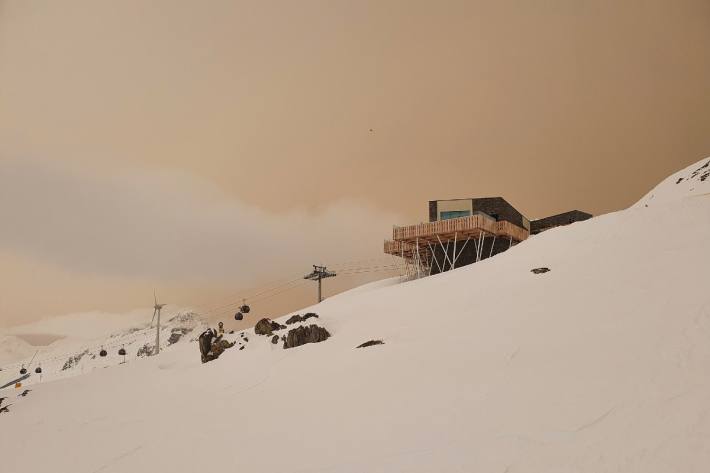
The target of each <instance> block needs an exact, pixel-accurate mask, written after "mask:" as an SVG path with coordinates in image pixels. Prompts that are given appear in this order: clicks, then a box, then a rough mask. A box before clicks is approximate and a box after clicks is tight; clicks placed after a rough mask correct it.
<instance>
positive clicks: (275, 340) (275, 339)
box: [271, 335, 279, 345]
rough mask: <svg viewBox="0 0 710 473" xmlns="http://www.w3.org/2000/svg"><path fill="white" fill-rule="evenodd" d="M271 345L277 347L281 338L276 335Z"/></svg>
mask: <svg viewBox="0 0 710 473" xmlns="http://www.w3.org/2000/svg"><path fill="white" fill-rule="evenodd" d="M271 343H273V344H274V345H276V344H277V343H279V336H278V335H274V336H273V338H272V339H271Z"/></svg>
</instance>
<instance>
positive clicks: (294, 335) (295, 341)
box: [284, 324, 330, 349]
mask: <svg viewBox="0 0 710 473" xmlns="http://www.w3.org/2000/svg"><path fill="white" fill-rule="evenodd" d="M329 337H330V333H329V332H328V331H327V330H326V329H324V328H323V327H319V326H318V325H315V324H313V325H308V326H306V325H301V326H300V327H296V328H294V329H291V330H289V331H288V334H286V340H285V341H284V349H286V348H294V347H298V346H301V345H305V344H306V343H319V342H323V341H325V340H327V339H328V338H329Z"/></svg>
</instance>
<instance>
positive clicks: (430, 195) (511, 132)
mask: <svg viewBox="0 0 710 473" xmlns="http://www.w3.org/2000/svg"><path fill="white" fill-rule="evenodd" d="M709 47H710V3H708V2H707V1H674V2H671V1H658V0H654V1H643V2H641V1H624V2H612V1H596V2H586V1H576V2H565V1H546V2H535V3H534V4H533V3H530V4H528V3H525V2H479V1H461V2H458V1H449V2H414V1H358V2H347V1H340V2H331V1H329V2H326V1H310V2H268V3H267V2H246V1H232V2H228V1H215V2H209V3H204V2H194V1H157V2H150V3H148V2H140V1H126V2H107V3H104V2H101V3H99V2H93V1H89V0H76V1H74V0H69V1H64V2H33V3H29V2H22V1H8V0H4V1H3V0H0V225H2V231H1V232H0V268H2V269H0V288H2V289H0V327H7V326H11V325H16V324H20V323H24V322H28V321H32V320H36V319H38V318H40V317H43V316H48V315H60V314H64V313H70V312H78V311H88V310H106V311H125V310H129V309H133V308H135V307H141V306H145V305H146V304H150V303H151V298H152V291H153V288H157V289H158V291H159V293H160V294H161V298H163V299H165V300H166V301H170V302H171V303H172V304H174V305H176V306H188V305H195V304H198V303H200V304H202V303H204V304H205V305H206V306H218V305H220V304H221V303H224V301H225V300H226V301H230V300H231V298H233V294H235V293H239V292H240V291H243V290H244V289H248V288H250V287H256V286H259V285H260V284H263V283H264V281H272V280H276V279H290V278H297V277H298V275H299V274H301V273H303V274H305V273H306V272H307V271H308V270H309V267H310V264H313V263H321V262H322V263H326V264H343V266H342V268H348V267H357V265H358V263H357V262H359V261H361V260H366V259H367V260H369V259H373V260H377V259H379V258H381V257H382V256H383V255H382V246H381V245H382V239H383V238H385V237H386V236H387V235H388V233H389V232H390V229H391V225H392V224H397V223H399V224H404V223H412V222H416V221H422V220H425V219H426V202H427V200H429V199H435V198H453V197H468V196H484V195H485V196H492V195H501V196H503V197H505V198H506V199H508V200H509V201H510V202H511V203H512V204H513V205H515V206H516V207H518V208H519V209H520V210H521V211H523V212H524V213H526V215H528V216H530V217H541V216H545V215H550V214H554V213H558V212H561V211H565V210H568V209H572V208H578V209H580V210H585V211H589V212H591V213H594V214H600V213H606V212H610V211H614V210H618V209H621V208H624V207H627V206H628V205H630V204H632V203H633V202H635V201H636V200H638V199H639V198H640V197H641V196H642V195H643V194H645V193H646V192H647V191H648V190H649V189H650V188H652V187H653V186H654V185H655V184H657V183H658V182H659V181H660V180H661V179H662V178H664V177H665V176H667V175H669V174H671V173H672V172H674V171H677V170H679V169H681V168H683V167H685V166H686V165H688V164H690V163H693V162H696V161H698V160H699V159H701V158H703V157H705V156H708V155H710V133H708V130H710V89H709V88H708V84H710V55H708V54H707V52H708V50H709ZM343 262H354V263H349V264H350V266H348V265H347V264H344V263H343ZM360 264H362V263H360ZM345 272H347V271H345ZM382 274H385V273H365V274H352V275H350V276H346V275H345V274H344V275H343V276H342V277H338V278H334V280H332V282H331V281H329V282H328V285H327V288H326V291H331V292H332V291H335V290H342V289H344V288H346V287H349V286H351V285H353V284H355V283H357V282H361V281H363V280H366V279H368V278H372V277H375V276H377V275H380V276H381V275H382ZM313 292H314V288H313V286H312V285H308V284H303V285H302V286H299V288H296V290H295V291H293V292H291V293H287V294H286V295H284V297H286V298H287V300H285V301H284V302H279V303H275V305H273V306H266V307H260V308H259V310H263V311H268V310H273V311H277V312H278V311H280V310H285V308H287V307H292V306H294V305H296V304H306V303H307V302H309V301H312V299H313ZM326 293H328V292H326ZM227 313H228V311H227V312H225V314H227ZM219 315H220V316H221V315H222V314H219Z"/></svg>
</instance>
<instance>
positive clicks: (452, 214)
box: [441, 210, 471, 220]
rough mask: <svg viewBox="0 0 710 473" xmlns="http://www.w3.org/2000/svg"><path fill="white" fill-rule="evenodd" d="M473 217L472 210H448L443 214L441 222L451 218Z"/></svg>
mask: <svg viewBox="0 0 710 473" xmlns="http://www.w3.org/2000/svg"><path fill="white" fill-rule="evenodd" d="M470 215H471V211H470V210H447V211H444V212H441V220H448V219H450V218H459V217H468V216H470Z"/></svg>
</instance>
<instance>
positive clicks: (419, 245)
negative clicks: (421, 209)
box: [384, 197, 592, 277]
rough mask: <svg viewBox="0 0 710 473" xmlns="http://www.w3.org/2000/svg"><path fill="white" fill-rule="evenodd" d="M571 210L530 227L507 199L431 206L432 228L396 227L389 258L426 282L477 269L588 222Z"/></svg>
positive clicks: (583, 214)
mask: <svg viewBox="0 0 710 473" xmlns="http://www.w3.org/2000/svg"><path fill="white" fill-rule="evenodd" d="M591 217H592V215H591V214H588V213H586V212H582V211H579V210H572V211H569V212H565V213H562V214H558V215H552V216H550V217H545V218H542V219H539V220H533V221H530V220H529V219H528V218H527V217H525V216H524V215H523V214H522V213H521V212H520V211H518V210H517V209H516V208H515V207H513V206H512V205H511V204H510V203H509V202H508V201H507V200H505V199H504V198H502V197H477V198H476V197H474V198H468V199H446V200H432V201H429V222H426V223H419V224H415V225H407V226H404V227H398V226H395V227H394V228H393V230H392V239H391V240H387V241H385V244H384V251H385V253H387V254H391V255H394V256H399V257H401V258H402V259H403V260H404V262H405V265H406V268H407V274H408V276H409V277H422V276H426V275H429V274H436V273H440V272H443V271H448V270H450V269H454V268H456V267H459V266H465V265H467V264H471V263H475V262H477V261H480V260H482V259H485V258H490V257H491V256H493V255H496V254H498V253H502V252H503V251H506V250H507V249H509V248H511V247H512V246H513V245H517V244H518V243H520V242H521V241H523V240H526V239H527V238H528V237H529V236H530V235H531V234H532V235H535V234H537V233H540V232H542V231H545V230H548V229H550V228H554V227H558V226H561V225H569V224H570V223H574V222H578V221H582V220H587V219H589V218H591Z"/></svg>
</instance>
